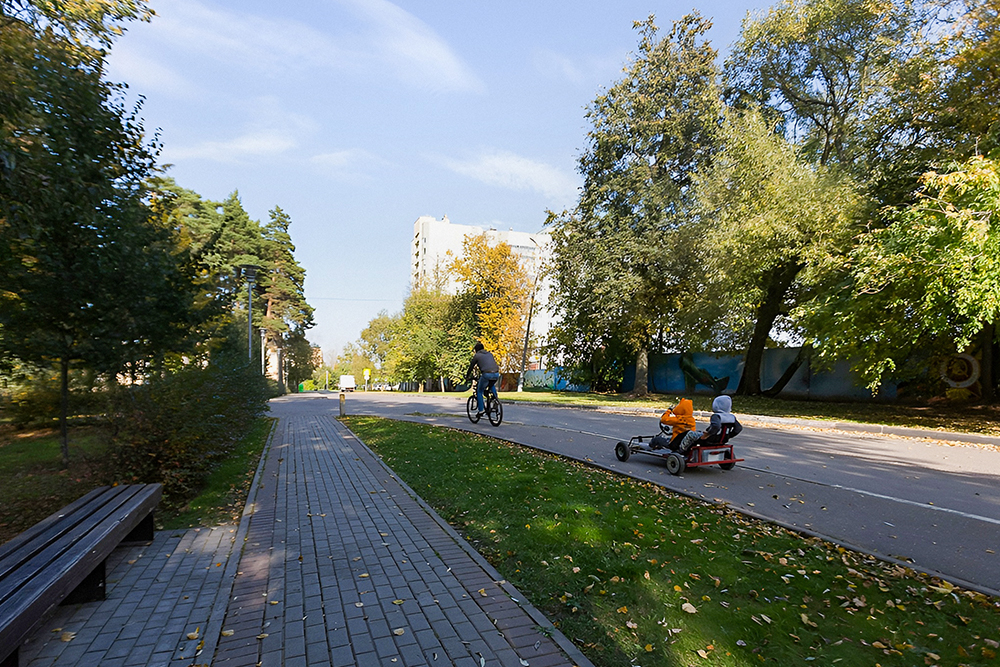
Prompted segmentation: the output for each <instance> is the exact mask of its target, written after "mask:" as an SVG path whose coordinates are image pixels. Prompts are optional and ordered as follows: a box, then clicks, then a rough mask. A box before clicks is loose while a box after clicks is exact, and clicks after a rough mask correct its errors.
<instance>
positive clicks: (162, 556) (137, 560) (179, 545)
mask: <svg viewBox="0 0 1000 667" xmlns="http://www.w3.org/2000/svg"><path fill="white" fill-rule="evenodd" d="M235 534H236V527H235V526H219V527H216V528H201V529H193V530H187V531H173V530H166V531H160V532H158V533H157V534H156V537H155V539H154V540H153V542H152V543H151V544H149V545H143V546H137V547H122V548H119V549H117V550H115V551H114V552H113V554H112V555H111V556H110V557H109V558H108V563H107V572H108V574H107V589H106V591H105V592H106V599H105V600H104V601H101V602H91V603H88V604H78V605H67V606H65V607H60V608H59V609H58V611H57V612H56V614H55V615H54V616H52V617H51V618H49V619H47V620H46V621H45V622H44V623H43V624H42V626H41V627H40V628H39V630H38V631H36V632H35V634H34V635H33V636H32V637H31V638H30V639H29V640H28V641H27V642H26V643H25V644H24V645H23V646H22V647H21V665H22V667H42V666H43V665H45V666H50V665H55V666H58V667H77V666H79V667H83V666H87V667H89V666H95V667H96V666H98V665H99V666H100V667H147V666H148V667H177V666H185V667H186V666H187V665H190V664H192V663H194V662H196V660H195V658H196V654H197V652H198V650H199V649H200V648H202V641H203V639H204V637H205V633H206V632H207V631H208V625H209V619H210V616H211V613H212V609H213V607H215V606H216V605H217V603H218V602H219V599H220V596H224V595H225V594H226V593H227V592H228V589H229V587H228V585H226V584H227V582H226V581H225V575H224V572H225V569H226V565H227V560H228V558H229V555H230V553H231V552H232V549H233V539H234V537H235ZM194 633H197V638H196V639H188V635H189V634H194Z"/></svg>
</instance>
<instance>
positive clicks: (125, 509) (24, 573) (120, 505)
mask: <svg viewBox="0 0 1000 667" xmlns="http://www.w3.org/2000/svg"><path fill="white" fill-rule="evenodd" d="M160 494H161V491H160V489H159V488H158V487H144V486H136V485H132V486H127V487H114V488H112V489H109V490H108V491H106V492H105V496H104V502H102V503H99V504H93V503H92V504H91V505H92V506H91V505H88V507H89V512H88V513H86V515H84V513H83V512H76V513H75V514H74V516H73V517H72V518H73V521H72V523H71V524H68V525H67V527H66V530H63V531H61V532H58V533H55V531H49V532H48V533H46V534H45V538H46V539H45V540H44V542H43V540H42V539H41V538H39V540H36V542H38V545H37V548H32V544H25V545H24V546H23V547H22V548H21V549H20V550H18V552H17V553H21V554H22V556H21V558H20V559H19V561H20V562H19V563H18V564H17V566H16V567H13V568H11V569H10V571H9V572H8V573H6V574H5V575H4V576H3V578H0V605H4V603H5V602H6V600H7V598H9V597H10V596H11V595H12V594H13V593H14V592H15V591H16V590H17V589H19V588H21V587H22V586H24V585H27V583H28V582H31V581H33V580H39V579H40V580H41V581H43V582H44V581H46V580H51V579H53V578H58V577H61V576H63V575H62V573H61V572H59V571H58V570H53V569H52V567H53V564H54V563H55V562H56V561H57V560H58V559H59V558H60V557H61V556H62V555H63V554H65V553H67V552H68V553H80V552H82V551H83V550H84V549H85V546H84V545H85V544H88V545H89V544H91V543H93V544H94V546H95V548H96V546H97V545H100V544H101V543H102V542H104V541H105V540H107V541H109V542H111V541H112V540H114V543H113V544H112V546H111V547H110V548H109V549H108V552H110V550H111V549H113V548H114V546H115V545H117V544H118V542H121V540H122V539H123V538H124V537H125V536H126V535H128V534H129V533H130V532H131V530H132V528H134V527H135V526H137V525H138V524H139V522H140V521H142V519H144V518H145V517H146V515H147V514H148V513H149V511H152V508H153V507H155V505H156V502H157V501H158V500H159V497H160ZM144 506H148V508H149V509H148V511H145V512H141V516H140V515H139V514H137V512H139V510H140V509H141V508H142V507H144ZM126 525H127V526H128V530H124V531H123V528H124V526H126ZM53 533H54V534H53ZM77 583H79V582H77Z"/></svg>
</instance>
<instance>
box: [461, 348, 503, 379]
mask: <svg viewBox="0 0 1000 667" xmlns="http://www.w3.org/2000/svg"><path fill="white" fill-rule="evenodd" d="M476 366H478V367H479V372H480V373H499V372H500V365H499V364H498V363H497V360H496V359H494V358H493V355H492V354H491V353H489V352H487V351H486V350H480V351H479V352H476V353H475V354H474V355H472V361H471V362H470V363H469V370H467V371H465V374H466V375H472V369H473V368H475V367H476Z"/></svg>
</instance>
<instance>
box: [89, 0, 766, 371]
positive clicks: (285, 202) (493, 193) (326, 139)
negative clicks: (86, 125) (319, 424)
mask: <svg viewBox="0 0 1000 667" xmlns="http://www.w3.org/2000/svg"><path fill="white" fill-rule="evenodd" d="M769 4H770V3H769V2H763V1H757V0H739V1H730V2H726V1H723V0H715V1H701V2H699V3H698V4H697V5H688V4H678V3H674V2H667V1H655V0H646V1H643V2H639V1H632V0H616V1H611V2H609V1H607V0H593V1H592V0H574V1H573V2H549V1H546V0H532V1H521V0H517V1H508V0H494V1H493V2H467V1H466V2H458V1H454V2H452V1H449V2H444V1H441V2H436V1H433V0H429V1H425V2H397V3H392V2H389V1H388V0H325V1H319V0H317V1H311V2H286V3H276V2H273V0H272V1H268V2H263V1H258V0H241V1H239V2H236V1H232V0H230V1H229V2H224V1H221V0H161V1H159V2H157V0H152V5H153V8H154V9H155V11H156V12H157V14H158V16H157V17H156V18H154V19H153V21H152V22H151V23H149V24H133V25H131V26H130V27H129V29H128V32H127V33H126V34H125V36H124V37H122V38H120V39H119V40H118V42H116V44H115V46H114V48H113V50H112V53H111V58H110V67H109V77H110V78H111V79H112V80H116V81H124V82H126V83H128V84H129V86H130V90H131V92H132V93H133V94H135V95H142V96H144V97H145V106H144V108H143V111H142V116H143V117H144V119H145V124H146V128H147V130H159V131H160V135H161V139H162V141H163V144H164V150H163V153H162V156H161V161H162V162H163V163H169V164H172V165H173V166H172V168H171V169H170V170H169V172H168V174H169V175H171V176H173V177H174V178H175V179H176V180H177V182H178V183H179V184H180V185H182V186H184V187H186V188H190V189H192V190H194V191H196V192H198V193H199V194H201V195H202V196H204V197H206V198H209V199H214V200H222V199H223V198H225V197H226V196H227V195H228V194H229V193H231V192H232V191H234V190H238V191H239V193H240V197H241V199H242V201H243V205H244V207H245V208H246V209H247V211H248V212H249V213H250V215H251V217H253V218H255V219H258V220H261V221H266V220H267V217H268V211H269V210H271V209H272V208H273V207H274V206H275V205H278V206H280V207H281V208H282V209H284V210H285V211H286V212H287V213H288V214H289V215H290V216H291V218H292V227H291V231H292V237H293V240H294V242H295V244H296V248H297V250H296V256H297V257H298V260H299V262H300V263H301V264H302V265H303V266H304V267H305V268H306V271H307V278H306V296H307V299H308V300H309V302H310V303H311V304H312V305H313V307H315V308H316V316H315V319H316V327H315V328H313V329H312V330H311V331H310V333H309V339H310V341H312V342H313V343H314V344H318V345H320V346H321V347H322V348H323V350H324V354H325V356H327V358H329V357H330V355H331V354H332V353H336V352H338V351H339V350H340V349H341V348H342V347H343V346H344V345H345V344H346V343H348V342H351V341H354V340H356V339H357V337H358V335H359V334H360V332H361V330H362V329H363V328H364V327H365V325H366V324H367V323H368V321H369V320H371V318H373V317H374V316H375V315H377V314H378V312H379V311H380V310H387V311H389V312H397V311H399V310H400V309H401V308H402V303H403V299H404V298H405V297H406V294H407V291H408V289H409V284H408V283H409V250H410V238H411V236H412V232H413V222H414V221H415V220H416V219H417V217H419V216H421V215H433V216H435V217H438V218H440V217H441V216H442V215H445V214H447V215H448V217H449V218H450V219H451V221H452V222H454V223H460V224H469V225H481V226H493V227H496V228H498V229H514V230H517V231H524V232H536V231H539V230H540V229H541V227H542V225H543V223H544V221H545V211H546V209H553V210H562V209H564V208H568V207H571V206H572V205H573V204H574V202H575V200H576V196H577V188H578V187H579V186H580V182H581V180H580V178H579V175H578V174H577V173H576V161H577V158H578V157H579V155H580V153H581V151H582V150H583V149H584V147H585V145H586V132H587V129H588V126H587V123H586V119H585V117H584V114H585V111H586V107H587V105H588V104H589V103H590V102H591V101H592V100H593V99H594V97H595V96H596V95H597V94H598V93H599V92H600V91H601V90H602V89H604V88H607V87H609V86H610V85H612V84H613V83H614V82H615V81H616V80H617V78H618V77H619V75H620V73H621V69H622V66H623V65H624V64H625V63H626V62H627V60H628V58H629V56H630V54H632V53H633V52H634V50H635V48H636V43H637V36H636V33H635V32H634V31H633V29H632V22H633V21H635V20H641V19H644V18H645V17H647V16H648V15H649V14H650V13H654V14H655V15H656V17H657V25H659V26H660V27H661V28H663V29H668V28H669V26H670V23H671V21H673V20H675V19H677V18H680V17H681V16H682V15H683V14H685V13H687V12H689V11H691V10H692V9H694V8H697V9H698V10H699V11H700V12H701V13H702V14H703V15H705V16H707V17H710V18H712V19H713V20H714V27H713V29H712V31H711V32H710V33H709V38H710V39H711V41H712V43H713V45H714V46H715V47H716V48H718V49H720V50H721V51H723V52H725V51H726V49H727V47H728V45H729V44H731V43H732V42H733V40H735V39H736V37H737V36H738V33H739V27H740V23H741V21H742V20H743V18H744V17H745V16H746V14H747V12H748V11H758V10H763V9H766V7H767V6H768V5H769Z"/></svg>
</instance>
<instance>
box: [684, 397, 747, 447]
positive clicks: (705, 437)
mask: <svg viewBox="0 0 1000 667" xmlns="http://www.w3.org/2000/svg"><path fill="white" fill-rule="evenodd" d="M732 409H733V399H732V398H730V397H729V396H716V397H715V400H714V401H712V418H711V420H710V421H709V424H708V428H707V429H705V430H704V431H691V432H689V433H687V434H685V436H684V440H682V441H681V445H680V451H681V452H686V451H687V450H689V449H691V447H693V446H694V445H717V444H719V443H720V442H722V434H723V426H725V427H726V432H727V433H728V437H730V438H732V437H733V436H735V435H739V433H740V431H742V430H743V426H742V425H741V424H740V423H739V421H737V420H736V415H734V414H733V413H732V412H731V410H732Z"/></svg>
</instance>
